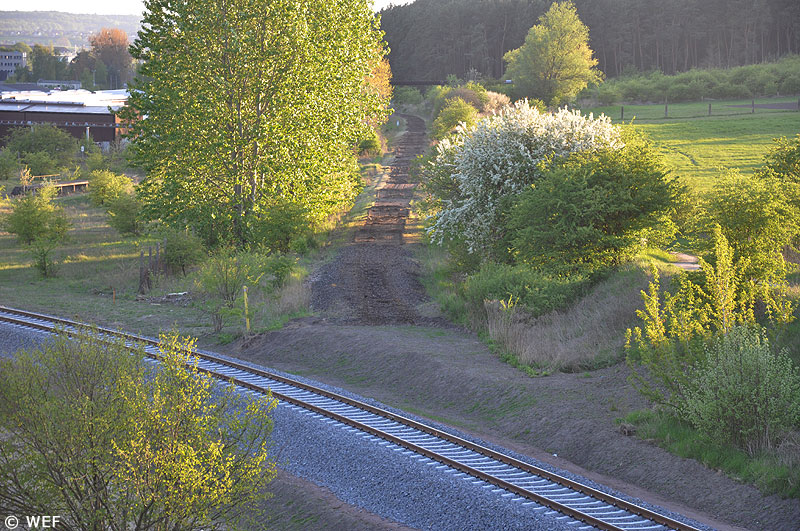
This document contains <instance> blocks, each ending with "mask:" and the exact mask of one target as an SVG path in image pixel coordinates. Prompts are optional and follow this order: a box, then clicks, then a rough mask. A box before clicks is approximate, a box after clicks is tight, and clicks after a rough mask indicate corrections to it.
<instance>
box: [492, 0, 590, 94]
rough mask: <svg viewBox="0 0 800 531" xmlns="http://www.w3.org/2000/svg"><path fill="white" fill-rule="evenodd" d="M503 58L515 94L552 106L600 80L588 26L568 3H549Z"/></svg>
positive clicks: (570, 3)
mask: <svg viewBox="0 0 800 531" xmlns="http://www.w3.org/2000/svg"><path fill="white" fill-rule="evenodd" d="M503 59H505V61H506V62H507V63H508V69H507V70H506V75H507V76H508V77H510V78H511V79H512V80H513V81H514V92H515V94H516V95H517V96H518V97H528V98H537V99H540V100H542V101H544V102H546V103H547V104H548V105H552V106H558V105H559V104H561V103H564V102H567V101H570V100H572V99H574V98H575V96H576V95H577V94H578V92H580V91H581V90H583V89H584V88H586V86H587V85H588V84H589V83H593V82H597V81H600V80H601V79H602V73H601V72H600V71H599V70H597V69H595V66H596V65H597V60H596V59H594V58H593V57H592V50H591V48H589V28H587V27H586V25H585V24H584V23H583V22H581V20H580V18H578V12H577V11H576V10H575V6H574V5H573V4H572V2H562V3H554V4H553V5H552V6H550V9H549V10H548V11H547V13H545V14H544V15H542V16H541V17H539V23H538V24H537V25H535V26H533V27H532V28H531V29H530V31H529V32H528V36H527V37H525V43H524V44H523V45H522V46H520V47H519V48H517V49H516V50H511V51H510V52H508V53H506V54H505V56H504V57H503Z"/></svg>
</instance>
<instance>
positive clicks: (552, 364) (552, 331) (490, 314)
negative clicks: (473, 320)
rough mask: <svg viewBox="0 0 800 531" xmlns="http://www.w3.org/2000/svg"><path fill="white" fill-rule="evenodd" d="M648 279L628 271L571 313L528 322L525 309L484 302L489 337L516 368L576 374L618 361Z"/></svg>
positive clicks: (596, 290)
mask: <svg viewBox="0 0 800 531" xmlns="http://www.w3.org/2000/svg"><path fill="white" fill-rule="evenodd" d="M648 282H649V279H648V277H647V275H646V274H645V272H644V271H643V270H642V269H641V268H640V267H637V266H630V267H629V268H628V269H627V270H625V271H622V272H620V273H618V274H616V275H614V276H612V277H611V278H609V279H607V280H605V281H603V282H601V283H600V284H598V285H597V286H596V287H595V288H594V289H593V290H592V292H591V293H590V294H589V295H587V296H586V297H584V298H583V299H581V300H580V301H578V302H577V303H575V304H574V305H573V306H571V307H570V308H569V309H567V310H564V311H556V312H552V313H549V314H546V315H542V316H540V317H537V318H532V317H530V316H528V315H526V314H525V313H524V310H522V309H519V308H516V307H513V306H512V307H507V306H504V305H503V304H502V303H500V302H498V301H487V302H486V304H485V305H486V313H487V329H488V332H489V335H490V337H491V338H492V339H493V340H494V341H496V342H497V343H498V344H499V345H501V346H502V347H503V348H504V349H505V350H506V351H508V352H510V353H511V354H513V355H514V356H515V357H516V358H517V359H518V360H519V362H520V363H523V364H525V365H530V366H534V367H543V368H547V369H549V370H579V369H585V368H593V367H598V366H602V365H605V364H608V363H610V362H613V361H617V360H618V357H619V355H620V352H621V347H622V344H623V337H624V333H625V329H626V328H628V327H630V326H632V325H634V324H635V322H636V310H637V309H638V308H641V306H642V298H641V294H640V291H641V290H644V289H646V288H647V284H648Z"/></svg>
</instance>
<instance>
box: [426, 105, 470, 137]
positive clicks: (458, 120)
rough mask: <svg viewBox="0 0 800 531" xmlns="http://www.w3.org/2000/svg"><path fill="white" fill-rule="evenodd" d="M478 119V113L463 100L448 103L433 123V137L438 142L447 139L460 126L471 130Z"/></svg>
mask: <svg viewBox="0 0 800 531" xmlns="http://www.w3.org/2000/svg"><path fill="white" fill-rule="evenodd" d="M477 118H478V111H477V110H476V109H475V107H473V106H472V105H470V104H469V103H467V102H465V101H464V100H462V99H461V98H454V99H450V100H448V101H447V104H446V105H445V107H444V108H443V109H442V112H440V113H439V116H438V117H437V118H436V120H434V121H433V126H432V136H433V138H435V139H437V140H441V139H442V138H444V137H446V136H447V135H448V134H449V133H450V132H451V131H452V130H453V129H455V128H456V127H457V126H458V125H459V124H464V127H466V128H469V127H472V126H473V125H475V121H476V120H477Z"/></svg>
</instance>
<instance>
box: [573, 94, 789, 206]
mask: <svg viewBox="0 0 800 531" xmlns="http://www.w3.org/2000/svg"><path fill="white" fill-rule="evenodd" d="M781 101H788V102H796V101H797V100H796V99H793V98H777V99H769V100H756V103H759V102H761V103H768V102H769V103H775V102H781ZM748 103H749V101H730V102H714V103H713V108H712V109H716V108H717V107H719V108H720V109H726V110H727V111H731V112H733V111H736V112H737V113H741V112H742V110H743V109H741V108H735V107H729V106H731V105H743V104H748ZM669 108H670V116H672V118H669V119H664V117H663V116H664V106H663V105H635V106H628V105H626V106H625V123H628V124H630V123H631V121H632V124H633V125H632V126H633V127H634V128H636V129H638V130H640V131H643V132H645V133H647V135H648V136H649V137H650V138H651V139H653V141H654V142H655V143H656V145H657V146H658V148H659V150H660V151H661V152H662V153H663V155H664V158H665V160H666V163H667V166H668V168H669V169H670V170H671V171H672V173H673V174H674V175H676V176H678V177H680V178H682V179H683V180H684V182H686V183H687V184H688V185H690V186H691V187H693V188H695V189H697V190H700V191H706V190H709V189H710V188H712V187H713V185H714V181H715V180H716V179H717V178H718V177H719V175H720V174H721V173H722V172H723V171H725V170H726V169H738V170H739V171H741V172H742V173H746V174H747V173H752V172H753V171H754V170H755V169H756V168H758V167H760V166H761V165H762V164H763V159H764V155H765V154H766V153H767V151H768V150H769V149H770V148H771V147H772V143H773V139H775V138H778V137H782V136H787V137H792V136H794V135H796V134H797V133H798V132H799V131H800V113H798V112H797V111H774V110H770V109H756V113H755V114H749V109H747V113H744V114H732V115H728V116H719V115H718V114H717V113H715V115H712V116H711V117H707V116H704V115H703V113H699V114H698V111H699V110H702V109H705V112H706V114H707V112H708V103H703V102H698V103H680V104H674V105H670V107H669ZM727 111H726V112H727ZM584 112H594V113H595V115H597V114H599V113H600V112H605V113H606V115H608V116H609V117H611V118H612V119H614V120H615V121H616V122H619V118H620V116H619V106H616V107H596V108H593V109H586V110H585V111H584ZM712 112H713V110H712ZM659 113H660V114H659ZM720 114H721V112H720ZM680 116H683V118H677V117H680ZM692 116H694V118H691V117H692ZM634 117H635V118H634Z"/></svg>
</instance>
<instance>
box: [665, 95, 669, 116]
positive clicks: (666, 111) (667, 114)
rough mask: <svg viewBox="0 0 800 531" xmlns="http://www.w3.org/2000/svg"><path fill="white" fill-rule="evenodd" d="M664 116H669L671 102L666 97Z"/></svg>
mask: <svg viewBox="0 0 800 531" xmlns="http://www.w3.org/2000/svg"><path fill="white" fill-rule="evenodd" d="M664 118H669V104H668V103H667V100H666V98H665V99H664Z"/></svg>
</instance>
